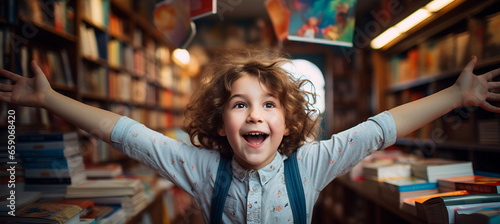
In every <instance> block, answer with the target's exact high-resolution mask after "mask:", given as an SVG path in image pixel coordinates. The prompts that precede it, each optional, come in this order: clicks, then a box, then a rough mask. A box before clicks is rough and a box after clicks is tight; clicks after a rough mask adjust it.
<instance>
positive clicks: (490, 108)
mask: <svg viewBox="0 0 500 224" xmlns="http://www.w3.org/2000/svg"><path fill="white" fill-rule="evenodd" d="M481 107H482V108H483V109H485V110H487V111H489V112H493V113H500V107H495V106H493V105H491V104H490V103H488V102H484V103H483V104H481Z"/></svg>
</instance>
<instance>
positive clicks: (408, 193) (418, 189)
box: [381, 177, 438, 206]
mask: <svg viewBox="0 0 500 224" xmlns="http://www.w3.org/2000/svg"><path fill="white" fill-rule="evenodd" d="M381 193H382V196H383V197H384V198H386V199H387V200H388V201H390V202H394V203H397V204H398V205H399V206H402V204H403V200H404V199H406V198H412V197H417V196H422V195H429V194H436V193H438V190H437V183H431V182H427V181H426V180H424V179H420V178H416V177H406V178H399V179H393V180H387V181H385V182H384V183H383V185H382V188H381Z"/></svg>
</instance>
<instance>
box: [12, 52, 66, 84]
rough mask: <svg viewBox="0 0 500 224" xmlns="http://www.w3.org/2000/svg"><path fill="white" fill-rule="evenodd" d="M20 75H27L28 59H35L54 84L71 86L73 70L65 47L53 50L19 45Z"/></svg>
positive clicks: (29, 68)
mask: <svg viewBox="0 0 500 224" xmlns="http://www.w3.org/2000/svg"><path fill="white" fill-rule="evenodd" d="M19 52H20V61H19V63H20V68H21V71H19V74H20V75H23V76H29V73H30V72H31V65H30V61H32V60H35V61H36V62H37V63H38V65H39V66H40V68H41V69H42V71H43V73H44V74H45V75H46V76H47V79H48V80H49V81H50V82H51V83H54V84H58V85H63V86H68V87H70V88H73V87H74V86H75V81H74V80H73V71H72V70H71V65H70V59H69V55H68V52H67V51H66V49H60V50H53V49H50V50H49V49H41V48H39V47H31V48H28V47H27V46H24V45H23V46H21V47H20V50H19Z"/></svg>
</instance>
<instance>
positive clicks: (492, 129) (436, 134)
mask: <svg viewBox="0 0 500 224" xmlns="http://www.w3.org/2000/svg"><path fill="white" fill-rule="evenodd" d="M426 95H427V94H426V93H425V92H423V91H420V90H414V89H406V90H403V91H401V94H390V95H388V96H387V102H388V107H389V108H391V107H395V106H397V105H401V104H404V103H408V102H412V101H415V100H418V99H420V98H423V97H425V96H426ZM499 126H500V116H498V115H488V116H483V114H481V109H479V108H477V107H460V108H456V109H455V110H453V111H451V112H449V113H447V114H445V115H444V116H442V117H441V118H439V119H436V120H434V121H432V122H430V123H428V124H426V125H424V126H423V127H422V128H420V129H419V130H417V131H415V132H412V133H411V134H410V135H409V136H408V137H409V138H412V139H424V140H432V141H434V142H444V141H448V142H466V143H479V144H481V145H498V144H500V129H499V128H498V127H499ZM436 138H438V139H436Z"/></svg>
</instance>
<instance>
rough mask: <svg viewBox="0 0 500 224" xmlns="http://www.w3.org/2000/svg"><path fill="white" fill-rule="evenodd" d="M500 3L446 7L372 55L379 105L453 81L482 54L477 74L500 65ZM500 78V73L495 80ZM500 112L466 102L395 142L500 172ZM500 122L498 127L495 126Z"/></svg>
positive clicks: (412, 97)
mask: <svg viewBox="0 0 500 224" xmlns="http://www.w3.org/2000/svg"><path fill="white" fill-rule="evenodd" d="M499 8H500V3H499V2H498V1H495V0H491V1H481V2H474V1H468V0H466V1H461V2H459V3H457V4H452V7H448V8H445V9H446V10H444V11H445V12H444V13H438V14H436V15H435V16H434V17H432V18H431V19H430V20H431V21H432V22H429V23H426V24H424V25H421V26H419V27H417V28H415V29H413V30H410V31H409V33H408V34H407V35H405V36H403V37H400V38H399V39H397V40H396V41H394V43H391V44H390V46H388V47H385V48H382V49H381V50H378V51H375V52H373V54H372V62H373V65H374V71H375V72H374V77H375V78H376V80H377V81H376V82H377V87H378V90H379V91H378V92H376V93H375V95H376V97H377V98H378V100H379V105H378V110H379V111H382V110H385V109H390V108H392V107H395V106H397V105H400V104H403V103H406V102H409V101H413V100H416V99H418V98H421V97H424V96H427V95H429V94H432V93H435V92H437V91H439V90H441V89H444V88H446V87H448V86H450V85H452V84H453V83H454V82H455V80H456V79H457V78H458V76H459V74H460V72H461V70H462V69H463V67H464V66H465V64H466V63H467V62H468V61H469V58H470V55H476V56H477V57H478V63H477V65H476V67H475V70H474V73H475V74H478V75H479V74H483V73H484V72H487V71H489V70H492V69H495V68H498V67H499V66H500V55H499V54H498V53H496V52H498V51H495V50H494V49H498V46H499V44H500V43H499V42H498V38H496V35H498V34H497V33H498V31H496V30H494V28H493V27H494V26H493V24H496V23H498V21H499V20H500V16H499V15H500V14H499V10H498V9H499ZM496 80H498V78H497V79H496ZM491 103H492V104H493V105H496V106H498V103H497V102H491ZM499 126H500V116H498V114H494V113H489V112H487V111H485V110H483V109H482V108H475V107H461V108H457V109H455V110H453V111H451V112H450V113H448V114H446V115H444V116H443V117H442V118H440V119H438V120H436V121H434V122H432V123H430V124H428V125H426V126H425V127H423V128H421V129H419V130H417V131H416V132H414V133H412V134H410V135H409V136H408V137H406V138H403V139H399V140H398V141H397V142H396V145H398V146H401V147H403V148H405V149H406V150H408V151H410V152H418V154H420V155H422V156H424V157H446V158H451V159H462V160H470V161H472V162H473V164H474V169H476V170H485V171H490V172H500V170H499V168H498V167H497V166H494V165H493V164H495V163H494V162H493V161H492V160H491V159H487V160H484V159H485V158H489V157H495V156H498V151H497V149H498V148H499V147H500V142H499V141H498V139H500V131H499V130H498V127H499ZM495 127H496V128H495Z"/></svg>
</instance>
